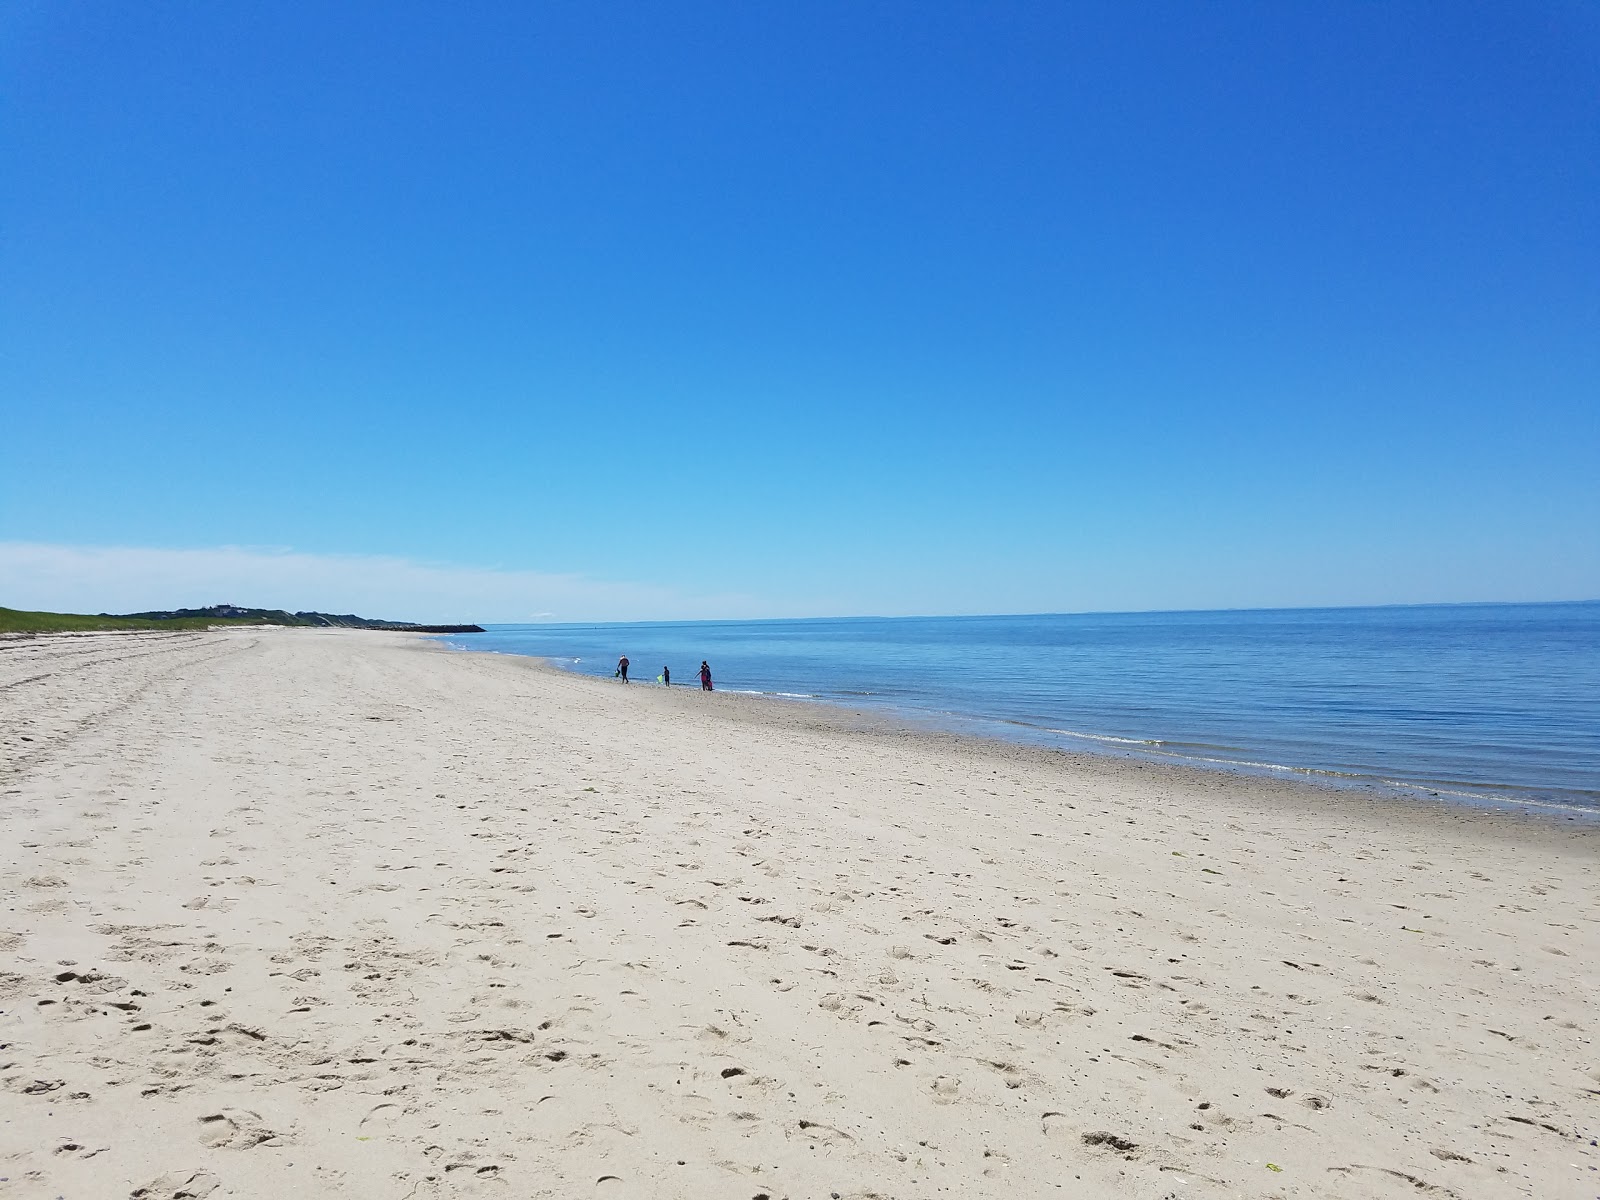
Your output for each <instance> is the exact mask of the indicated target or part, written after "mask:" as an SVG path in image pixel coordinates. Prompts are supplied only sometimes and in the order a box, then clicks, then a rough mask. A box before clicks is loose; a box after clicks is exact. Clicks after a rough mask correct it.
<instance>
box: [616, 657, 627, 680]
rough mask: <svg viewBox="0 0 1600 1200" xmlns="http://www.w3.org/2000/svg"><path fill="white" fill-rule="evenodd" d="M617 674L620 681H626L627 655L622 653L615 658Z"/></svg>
mask: <svg viewBox="0 0 1600 1200" xmlns="http://www.w3.org/2000/svg"><path fill="white" fill-rule="evenodd" d="M617 674H618V675H620V676H621V677H622V682H623V683H627V682H628V656H627V655H626V654H624V655H623V656H622V657H621V658H619V659H617Z"/></svg>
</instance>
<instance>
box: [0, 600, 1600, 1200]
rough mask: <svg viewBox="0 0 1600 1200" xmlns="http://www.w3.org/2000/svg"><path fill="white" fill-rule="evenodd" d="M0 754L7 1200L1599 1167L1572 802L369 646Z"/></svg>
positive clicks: (231, 648)
mask: <svg viewBox="0 0 1600 1200" xmlns="http://www.w3.org/2000/svg"><path fill="white" fill-rule="evenodd" d="M0 753H3V754H4V755H5V762H4V764H3V766H0V845H3V846H4V847H5V849H4V851H3V857H0V869H3V876H0V1044H3V1045H0V1111H3V1118H0V1176H3V1177H4V1178H3V1181H0V1197H4V1196H12V1195H15V1196H26V1197H32V1196H56V1195H82V1196H122V1195H129V1196H138V1197H149V1198H158V1197H159V1198H172V1197H180V1196H207V1195H212V1196H229V1195H231V1196H250V1197H253V1196H262V1197H266V1196H281V1195H289V1194H308V1195H310V1194H316V1195H323V1194H327V1195H347V1196H351V1197H368V1196H370V1197H384V1198H389V1197H393V1198H395V1200H400V1198H402V1197H430V1196H441V1197H442V1196H476V1195H484V1196H511V1195H517V1196H563V1197H567V1196H590V1195H593V1196H615V1197H619V1198H621V1197H677V1196H683V1197H691V1196H692V1197H710V1196H727V1197H732V1198H736V1200H744V1198H756V1197H761V1196H766V1197H769V1198H770V1200H776V1198H778V1197H794V1198H796V1200H798V1198H799V1197H811V1196H832V1195H835V1194H837V1195H838V1196H841V1197H867V1196H881V1197H917V1196H933V1195H938V1194H941V1193H942V1194H948V1195H961V1196H1015V1195H1045V1194H1063V1195H1081V1196H1128V1197H1152V1198H1153V1197H1169V1196H1172V1197H1187V1196H1234V1195H1250V1196H1285V1197H1288V1196H1341V1197H1364V1196H1373V1197H1380V1196H1381V1197H1387V1196H1402V1195H1406V1196H1412V1195H1417V1194H1418V1193H1419V1192H1421V1193H1422V1194H1427V1195H1432V1196H1441V1197H1443V1196H1457V1197H1480V1196H1488V1197H1495V1196H1566V1195H1572V1196H1583V1195H1591V1194H1596V1193H1600V1171H1597V1168H1600V1151H1597V1150H1596V1148H1595V1147H1594V1144H1593V1138H1594V1137H1595V1133H1596V1128H1597V1125H1600V1122H1597V1121H1596V1119H1595V1110H1596V1104H1597V1103H1600V1056H1597V1054H1596V1052H1595V1047H1594V1041H1593V1036H1594V1023H1595V1015H1594V1012H1595V1010H1594V1004H1593V999H1594V996H1595V995H1597V994H1600V990H1597V986H1596V985H1597V983H1600V980H1597V978H1596V966H1595V964H1596V963H1600V921H1597V913H1600V909H1597V906H1596V899H1597V895H1596V893H1597V878H1596V870H1595V867H1596V862H1597V854H1596V845H1597V843H1596V830H1595V829H1594V828H1593V827H1591V826H1586V827H1581V828H1580V827H1575V826H1563V825H1560V824H1558V823H1555V822H1528V821H1522V820H1519V819H1516V818H1513V817H1508V816H1500V815H1495V814H1481V813H1466V812H1461V811H1459V810H1443V809H1440V810H1431V809H1427V808H1425V807H1414V808H1403V807H1400V806H1397V805H1396V804H1395V803H1394V802H1379V801H1376V800H1373V799H1371V798H1364V797H1351V796H1336V795H1334V794H1331V793H1324V792H1322V791H1320V790H1318V789H1312V788H1304V787H1298V786H1291V785H1283V784H1278V783H1275V782H1273V781H1269V780H1244V779H1238V778H1233V777H1224V776H1215V775H1210V774H1207V773H1203V772H1183V771H1174V770H1166V769H1161V768H1147V767H1143V766H1137V765H1135V764H1129V763H1118V762H1107V761H1105V760H1099V759H1095V760H1092V761H1091V760H1078V759H1070V758H1067V757H1065V756H1054V757H1052V756H1050V755H1047V754H1043V753H1040V752H1024V751H1019V750H1016V749H1013V748H1006V747H1001V746H995V745H992V744H989V743H983V742H979V741H976V740H973V739H942V738H939V737H930V736H925V735H910V734H906V733H904V732H901V731H896V730H894V729H893V728H891V727H886V726H884V725H883V723H881V722H872V721H867V720H862V719H858V718H850V717H848V716H846V715H838V716H830V715H828V714H826V713H818V712H816V711H813V710H807V711H806V712H804V713H802V712H800V711H798V710H797V709H796V708H795V707H793V706H784V705H772V704H762V703H760V702H758V701H754V700H752V699H750V698H747V697H738V696H725V695H722V694H716V695H712V696H705V695H702V694H701V693H699V692H698V691H692V690H690V689H673V690H672V691H671V692H669V691H668V690H667V689H664V688H659V687H655V686H652V685H648V684H634V685H630V686H628V687H626V688H624V687H623V686H622V685H620V684H616V683H613V682H611V681H609V680H593V679H586V678H581V677H577V676H572V675H565V674H561V673H559V672H554V671H551V670H548V669H544V668H541V667H540V666H538V665H537V664H534V663H531V662H529V661H527V660H519V659H515V658H510V657H502V656H492V655H465V654H458V653H452V652H449V651H446V650H443V649H441V648H440V647H439V646H438V645H437V643H434V642H430V641H427V640H425V639H419V638H412V637H407V636H403V635H390V634H381V633H366V632H343V631H326V632H325V631H313V630H281V631H259V630H233V631H226V632H220V631H219V632H215V633H209V634H192V635H129V634H120V635H114V636H103V637H96V636H77V637H60V638H39V639H30V640H26V641H12V642H7V643H5V644H3V645H0Z"/></svg>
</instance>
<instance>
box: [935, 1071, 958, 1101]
mask: <svg viewBox="0 0 1600 1200" xmlns="http://www.w3.org/2000/svg"><path fill="white" fill-rule="evenodd" d="M928 1086H929V1090H931V1091H932V1092H933V1102H934V1103H935V1104H954V1103H955V1102H956V1101H957V1100H959V1099H960V1098H961V1097H960V1095H959V1094H958V1093H959V1092H960V1091H961V1080H959V1079H957V1078H956V1077H955V1076H954V1075H940V1076H939V1077H938V1078H936V1079H935V1080H934V1081H933V1082H932V1083H931V1084H929V1085H928Z"/></svg>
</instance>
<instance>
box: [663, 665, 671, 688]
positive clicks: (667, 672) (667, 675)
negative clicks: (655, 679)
mask: <svg viewBox="0 0 1600 1200" xmlns="http://www.w3.org/2000/svg"><path fill="white" fill-rule="evenodd" d="M661 682H662V683H664V684H666V685H667V686H668V687H671V686H672V668H671V667H662V668H661Z"/></svg>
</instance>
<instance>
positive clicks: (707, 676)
mask: <svg viewBox="0 0 1600 1200" xmlns="http://www.w3.org/2000/svg"><path fill="white" fill-rule="evenodd" d="M700 690H701V691H702V692H709V691H710V690H711V668H710V667H709V666H707V665H706V660H705V659H703V658H702V659H701V660H700Z"/></svg>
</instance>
